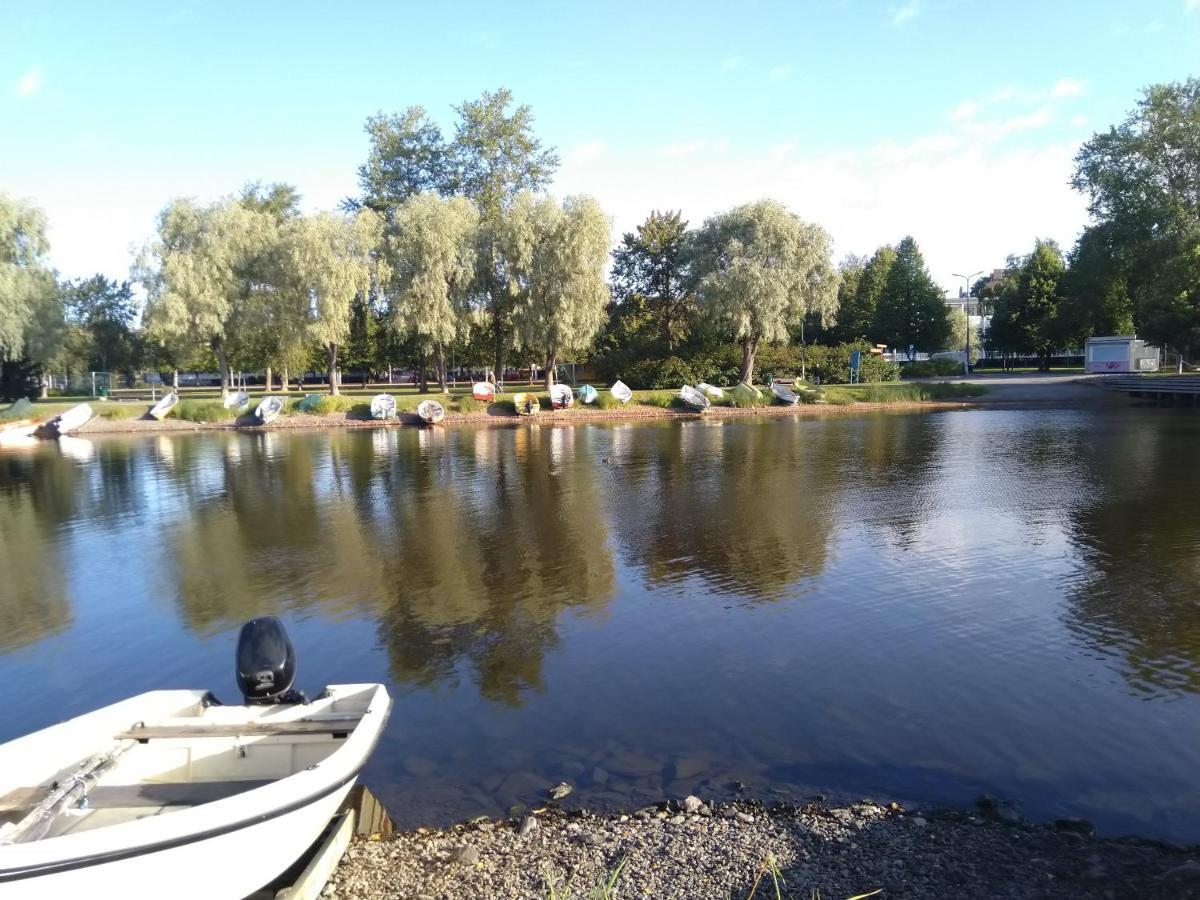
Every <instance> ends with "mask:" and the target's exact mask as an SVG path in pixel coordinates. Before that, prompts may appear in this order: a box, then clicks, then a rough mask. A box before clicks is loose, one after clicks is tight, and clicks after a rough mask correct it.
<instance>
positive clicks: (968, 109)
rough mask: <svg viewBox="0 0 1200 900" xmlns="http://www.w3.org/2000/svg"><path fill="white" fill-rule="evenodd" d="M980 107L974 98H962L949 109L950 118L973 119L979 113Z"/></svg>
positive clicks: (957, 119) (958, 119)
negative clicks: (956, 104) (962, 99)
mask: <svg viewBox="0 0 1200 900" xmlns="http://www.w3.org/2000/svg"><path fill="white" fill-rule="evenodd" d="M980 109H982V107H981V106H980V105H979V102H978V101H976V100H964V101H963V102H962V103H960V104H958V106H956V107H954V109H952V110H950V118H952V119H953V120H954V121H955V122H965V121H967V120H968V119H973V118H975V116H976V115H977V114H978V113H979V110H980Z"/></svg>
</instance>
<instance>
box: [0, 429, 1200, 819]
mask: <svg viewBox="0 0 1200 900" xmlns="http://www.w3.org/2000/svg"><path fill="white" fill-rule="evenodd" d="M1198 436H1200V423H1198V422H1197V420H1195V419H1194V418H1186V419H1185V418H1171V417H1169V416H1166V417H1164V416H1162V415H1160V414H1159V412H1158V411H1155V412H1153V413H1151V415H1149V416H1147V415H1145V414H1142V413H1140V412H1139V413H1135V414H1130V415H1129V416H1125V415H1124V414H1111V413H1104V414H1101V413H1095V412H1088V413H1073V412H1070V411H1060V412H1044V411H1043V412H1023V413H1021V412H1011V413H1008V412H987V413H974V412H972V413H953V414H942V415H935V416H872V417H862V418H838V419H830V420H828V421H817V420H809V421H805V420H791V419H770V420H764V421H755V420H749V421H737V422H721V421H711V422H704V421H701V422H689V423H687V424H686V425H679V424H677V423H661V422H656V423H650V424H642V425H613V426H587V427H578V428H561V427H559V428H555V427H550V426H548V425H531V426H522V427H519V428H480V429H471V430H466V429H458V430H455V429H419V428H399V429H385V430H379V431H351V432H338V433H331V434H283V433H276V432H269V431H268V432H265V433H255V434H249V433H246V434H225V433H221V434H209V435H202V436H195V437H180V438H163V437H154V438H149V439H142V440H117V439H114V440H97V441H95V442H93V443H91V444H90V445H89V446H87V447H84V446H82V445H80V446H74V447H73V446H71V445H70V444H68V445H66V446H60V447H55V446H53V445H46V446H40V447H38V448H36V449H35V450H33V451H31V452H25V453H0V679H3V680H4V681H5V683H6V684H9V685H11V686H12V688H13V690H12V691H11V692H10V695H9V696H10V705H11V706H12V709H11V714H10V715H8V716H6V717H4V718H3V719H2V720H0V739H2V738H4V737H8V736H11V735H12V734H14V733H16V732H18V731H23V730H25V728H26V727H27V726H31V725H36V724H41V723H43V722H44V721H45V720H46V717H48V716H50V715H51V713H52V712H53V710H51V709H49V708H48V707H47V706H46V704H45V703H44V702H43V701H44V699H45V698H44V696H40V695H41V694H44V693H45V692H46V691H48V690H52V688H48V687H45V686H46V685H47V684H58V685H59V686H58V687H56V688H53V690H56V691H58V696H60V697H62V696H69V697H70V698H71V702H72V703H75V704H76V706H77V708H79V709H86V708H88V706H91V705H95V704H96V703H99V702H101V701H104V702H107V701H108V700H111V699H114V698H115V697H116V696H123V695H125V694H127V693H130V692H132V691H134V690H145V689H150V688H154V687H161V686H163V684H164V681H169V682H170V684H171V685H176V684H192V683H196V684H201V686H209V685H210V684H213V685H214V686H215V687H216V688H217V689H218V690H220V689H221V686H222V684H223V683H224V682H227V681H228V679H229V672H228V671H227V670H228V656H229V648H228V646H227V645H229V643H230V641H231V639H232V638H231V635H232V633H233V631H234V630H235V629H236V628H237V626H238V625H239V624H240V623H241V622H242V621H243V620H245V619H247V618H250V617H252V616H256V615H261V614H263V613H276V614H280V615H283V616H285V617H287V618H288V621H289V627H290V628H293V629H295V632H294V637H296V639H297V645H298V647H300V648H301V658H302V672H303V677H304V678H305V679H306V684H305V687H312V686H315V685H319V684H320V683H321V681H323V680H329V681H334V680H360V679H370V680H385V681H388V682H389V685H390V687H391V689H392V690H393V693H394V694H395V695H396V697H397V711H396V714H395V715H394V716H393V719H392V725H391V726H390V728H389V730H388V733H387V735H386V736H385V740H384V743H383V744H382V745H381V748H380V751H379V752H378V753H377V754H376V755H375V758H374V760H373V762H372V769H371V771H370V773H369V774H370V781H371V783H372V786H373V787H374V788H377V789H378V790H379V791H380V793H382V794H383V795H384V796H386V797H388V798H390V799H391V800H393V801H394V802H395V804H396V806H397V807H398V808H399V809H402V810H403V811H404V817H405V818H404V821H405V822H406V823H407V824H417V823H419V822H422V821H438V820H441V821H445V820H446V819H450V818H456V817H465V816H471V815H475V814H479V813H491V814H495V813H500V812H503V811H504V810H505V809H507V807H508V805H509V804H511V803H514V802H529V801H530V800H531V799H534V798H535V796H536V795H537V794H538V793H539V792H540V791H541V789H542V788H544V786H545V785H546V784H548V783H552V782H553V781H556V780H558V779H560V778H566V779H567V780H570V781H572V783H573V784H575V785H576V787H577V792H576V794H575V795H573V796H575V797H576V798H578V800H579V801H580V802H583V803H587V804H589V805H597V806H603V805H626V806H631V805H638V804H640V803H644V802H650V801H653V800H656V799H658V798H660V797H661V796H663V795H664V794H676V793H680V792H686V791H693V790H700V791H702V792H704V793H705V794H712V795H717V794H719V792H721V791H723V790H727V789H728V786H729V785H730V784H732V783H733V782H734V781H744V782H746V783H747V784H750V785H752V786H753V787H754V788H755V789H760V790H763V791H766V790H768V789H770V788H775V789H777V790H786V791H791V792H793V793H802V792H803V790H804V789H810V790H822V791H826V792H834V793H836V792H839V791H842V792H845V793H847V794H849V795H851V796H863V795H864V794H878V795H879V796H897V797H900V798H905V797H908V798H912V799H918V800H921V801H923V802H970V800H971V799H972V798H973V797H974V796H975V795H977V794H978V793H982V792H987V793H994V794H1000V795H1004V796H1009V797H1012V798H1013V799H1015V800H1017V801H1018V802H1019V803H1021V804H1022V805H1023V806H1024V808H1025V810H1026V811H1027V812H1029V813H1031V814H1035V815H1037V814H1044V815H1047V816H1050V815H1084V816H1087V817H1091V818H1094V819H1097V820H1099V821H1100V822H1101V823H1106V826H1107V827H1108V828H1110V829H1114V830H1138V831H1143V832H1150V833H1158V834H1163V835H1167V836H1172V837H1176V838H1181V837H1186V838H1188V839H1195V838H1200V816H1198V815H1197V814H1196V813H1195V812H1194V810H1192V809H1191V808H1190V806H1189V805H1188V803H1187V802H1186V800H1185V799H1181V798H1187V797H1188V796H1190V794H1189V791H1190V790H1191V787H1190V785H1191V783H1192V780H1193V775H1194V771H1195V769H1196V767H1197V766H1200V614H1198V613H1197V611H1196V607H1195V603H1194V600H1193V598H1192V594H1193V593H1194V590H1193V589H1194V585H1195V584H1196V582H1197V575H1200V563H1198V562H1197V560H1198V559H1200V483H1197V480H1196V479H1195V478H1190V477H1188V475H1187V473H1188V471H1189V467H1190V466H1191V465H1192V460H1191V457H1192V455H1193V452H1194V449H1193V448H1194V447H1195V446H1196V438H1197V437H1198ZM31 647H36V648H37V649H36V651H34V652H28V648H31ZM97 648H100V651H101V652H98V650H97ZM23 649H24V650H25V651H26V652H21V651H22V650H23ZM55 654H61V655H59V656H56V655H55ZM114 661H115V662H118V663H119V665H118V666H116V667H115V668H114V665H113V663H114ZM114 671H116V672H118V673H119V675H114V674H113V673H114ZM54 679H60V681H61V684H59V683H58V682H55V681H54ZM4 729H7V731H5V730H4Z"/></svg>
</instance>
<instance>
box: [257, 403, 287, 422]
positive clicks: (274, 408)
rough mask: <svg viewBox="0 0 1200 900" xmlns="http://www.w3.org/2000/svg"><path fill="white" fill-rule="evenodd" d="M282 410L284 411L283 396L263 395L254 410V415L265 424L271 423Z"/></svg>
mask: <svg viewBox="0 0 1200 900" xmlns="http://www.w3.org/2000/svg"><path fill="white" fill-rule="evenodd" d="M281 412H283V398H282V397H263V398H262V402H261V403H259V404H258V408H257V409H255V410H254V417H255V418H256V419H258V421H259V422H261V423H262V424H263V425H269V424H270V423H271V422H274V421H275V420H276V419H277V418H279V414H280V413H281Z"/></svg>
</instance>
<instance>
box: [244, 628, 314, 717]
mask: <svg viewBox="0 0 1200 900" xmlns="http://www.w3.org/2000/svg"><path fill="white" fill-rule="evenodd" d="M295 680H296V651H295V650H294V649H293V648H292V642H291V641H290V640H288V636H287V632H286V631H284V630H283V623H282V622H280V621H279V620H278V619H277V618H275V617H274V616H263V617H262V618H261V619H251V620H250V621H249V622H247V623H246V624H245V625H243V626H242V633H241V634H240V635H238V645H237V682H238V688H239V689H240V690H241V692H242V697H243V698H245V701H246V703H248V704H266V703H305V702H307V701H306V700H305V698H304V695H303V694H301V693H300V692H299V691H293V690H292V683H293V682H294V681H295Z"/></svg>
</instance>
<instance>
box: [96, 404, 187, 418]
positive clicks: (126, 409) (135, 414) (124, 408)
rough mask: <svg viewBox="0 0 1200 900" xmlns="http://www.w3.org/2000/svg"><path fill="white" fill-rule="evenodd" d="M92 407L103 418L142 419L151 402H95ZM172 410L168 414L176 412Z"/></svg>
mask: <svg viewBox="0 0 1200 900" xmlns="http://www.w3.org/2000/svg"><path fill="white" fill-rule="evenodd" d="M92 409H93V410H95V411H96V415H98V416H99V417H100V418H102V419H140V418H141V417H142V416H144V415H145V414H146V413H147V412H149V410H150V404H149V403H113V402H109V403H93V404H92ZM174 412H175V411H174V410H171V412H170V413H168V415H172V414H174Z"/></svg>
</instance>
